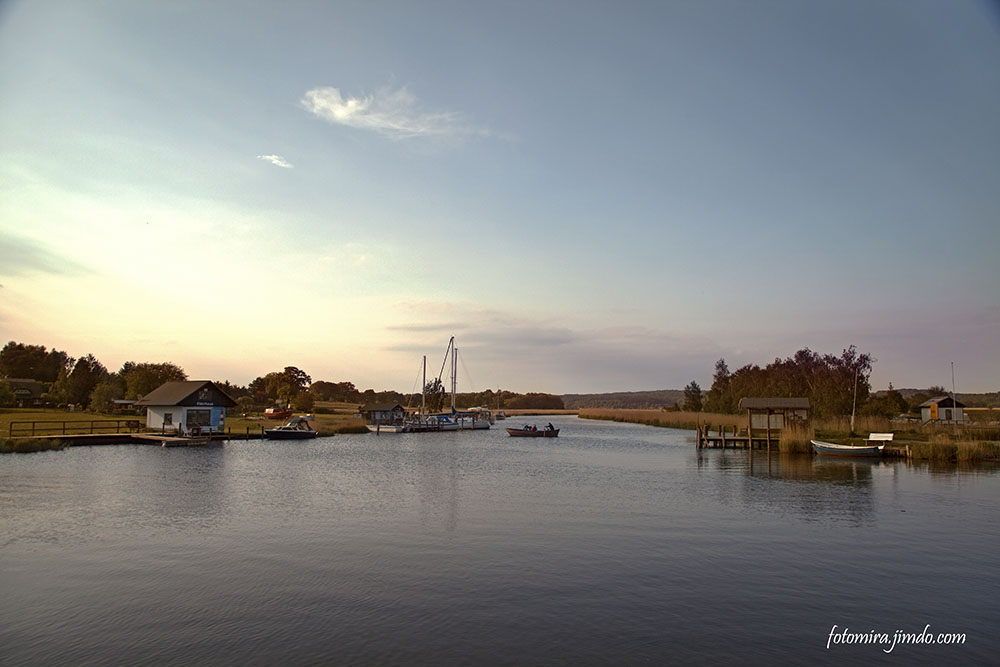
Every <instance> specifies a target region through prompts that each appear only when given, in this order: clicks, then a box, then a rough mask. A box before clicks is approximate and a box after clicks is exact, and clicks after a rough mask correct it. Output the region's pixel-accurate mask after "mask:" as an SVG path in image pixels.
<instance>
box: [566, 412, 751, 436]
mask: <svg viewBox="0 0 1000 667" xmlns="http://www.w3.org/2000/svg"><path fill="white" fill-rule="evenodd" d="M580 419H603V420H606V421H613V422H626V423H629V424H645V425H646V426H660V427H664V428H683V429H690V430H692V431H693V430H694V429H696V428H698V426H699V425H704V424H711V425H712V427H713V428H716V427H717V426H720V425H721V426H723V427H727V428H733V427H734V426H735V427H739V425H740V417H739V415H723V414H717V413H714V412H665V411H663V410H613V409H610V408H583V409H581V410H580ZM742 423H743V424H746V420H745V419H744V420H743V421H742Z"/></svg>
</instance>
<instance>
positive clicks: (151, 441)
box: [35, 429, 264, 447]
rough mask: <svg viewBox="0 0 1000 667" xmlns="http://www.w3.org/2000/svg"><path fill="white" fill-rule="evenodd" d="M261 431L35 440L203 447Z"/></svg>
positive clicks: (253, 436) (250, 437) (75, 444)
mask: <svg viewBox="0 0 1000 667" xmlns="http://www.w3.org/2000/svg"><path fill="white" fill-rule="evenodd" d="M263 438H264V433H263V431H262V432H260V433H251V432H250V431H249V429H248V430H247V432H246V433H232V432H230V433H213V434H211V435H202V436H178V435H173V434H169V435H168V434H165V433H67V434H65V435H63V434H61V433H59V434H47V435H36V436H35V439H36V440H61V441H62V442H64V443H66V444H67V445H69V446H70V447H88V446H99V445H159V446H160V447H204V446H206V445H211V444H213V443H221V442H224V441H226V440H261V439H263Z"/></svg>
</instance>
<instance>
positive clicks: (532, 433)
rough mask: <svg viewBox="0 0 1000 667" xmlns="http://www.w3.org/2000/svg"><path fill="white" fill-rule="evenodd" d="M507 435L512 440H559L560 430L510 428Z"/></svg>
mask: <svg viewBox="0 0 1000 667" xmlns="http://www.w3.org/2000/svg"><path fill="white" fill-rule="evenodd" d="M507 435H509V436H511V437H512V438H558V437H559V429H557V428H543V429H535V430H531V429H530V428H509V429H507Z"/></svg>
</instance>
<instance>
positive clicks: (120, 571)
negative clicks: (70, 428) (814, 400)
mask: <svg viewBox="0 0 1000 667" xmlns="http://www.w3.org/2000/svg"><path fill="white" fill-rule="evenodd" d="M546 421H547V419H546ZM552 421H553V422H558V423H557V425H558V426H560V427H561V428H562V429H563V432H562V434H561V435H560V437H559V439H558V440H548V439H546V440H524V439H512V438H508V437H507V435H506V433H505V432H504V431H503V430H502V428H500V427H501V426H502V424H498V425H497V427H494V429H492V430H490V431H479V432H475V433H443V434H414V435H382V436H378V437H376V436H372V435H345V436H337V437H333V438H320V439H317V440H314V441H310V442H305V443H277V442H261V441H250V442H232V443H227V444H226V445H224V446H221V447H213V448H206V449H161V448H156V447H149V446H115V447H78V448H73V449H71V450H67V451H64V452H50V453H42V454H34V455H16V456H12V455H8V456H5V457H3V458H2V459H0V510H2V512H3V519H2V522H0V527H2V529H3V530H2V534H0V544H2V545H3V547H2V551H0V556H2V558H3V561H2V565H0V590H2V591H3V595H2V599H0V664H4V665H7V664H39V665H41V664H46V665H47V664H54V663H72V664H137V663H150V664H191V663H203V664H274V663H282V664H285V663H287V664H315V663H326V664H330V663H337V664H385V663H400V664H432V665H438V664H477V665H479V664H526V663H531V664H559V663H561V664H581V663H583V664H591V663H594V664H633V663H642V662H646V663H662V662H682V663H704V664H717V663H720V662H724V663H755V662H764V661H781V662H799V663H817V662H819V663H829V664H833V663H838V664H840V663H845V662H847V663H856V664H869V663H871V662H879V661H889V660H896V661H898V660H900V659H902V660H905V661H906V662H907V663H910V664H912V663H925V664H933V663H938V662H941V661H943V660H947V661H949V662H960V663H962V662H964V663H968V662H989V661H991V660H994V659H995V657H996V651H997V650H998V649H1000V645H998V641H997V639H996V638H995V637H994V633H995V631H996V629H997V626H998V623H997V622H998V621H1000V607H998V604H997V602H996V601H995V598H996V591H997V590H1000V575H998V570H997V567H996V553H998V552H1000V549H998V547H1000V541H998V538H997V535H998V534H1000V530H998V528H1000V525H998V523H1000V522H998V518H997V511H996V510H997V500H998V498H1000V480H998V476H997V474H996V471H995V469H993V468H983V469H975V470H969V471H957V470H956V469H954V468H943V469H940V470H932V469H929V468H927V467H920V466H908V465H906V464H905V463H896V462H893V463H888V462H868V461H863V460H862V461H839V460H835V461H825V460H821V459H813V458H812V457H778V456H772V457H771V459H770V461H768V458H767V456H766V455H765V454H762V453H755V454H754V457H753V462H752V465H751V462H750V459H749V457H748V454H747V453H746V452H744V451H734V450H726V451H719V450H709V451H701V452H699V451H697V450H696V449H695V448H694V446H693V437H692V434H690V433H688V432H684V431H675V430H671V429H654V428H649V427H643V426H635V425H625V424H613V423H606V422H592V421H585V420H576V419H573V418H558V419H553V420H552ZM928 623H929V624H931V626H932V630H934V631H941V632H964V633H967V635H968V639H967V642H966V644H965V645H964V646H958V647H955V646H950V647H926V646H920V647H917V646H910V647H906V646H904V647H897V648H896V649H895V650H894V652H893V654H892V655H889V656H886V655H885V654H883V653H882V652H881V649H880V648H879V647H875V646H852V647H843V646H833V647H832V648H831V649H830V650H827V649H826V642H827V636H828V634H829V632H830V629H831V627H832V626H833V625H834V624H837V625H839V626H840V627H841V628H843V627H844V626H845V625H846V626H848V627H850V628H851V630H852V631H855V630H857V631H859V632H867V631H869V630H876V631H878V632H887V633H889V634H892V633H893V632H895V630H896V629H902V630H904V631H905V632H920V631H921V630H923V628H924V626H925V625H926V624H928Z"/></svg>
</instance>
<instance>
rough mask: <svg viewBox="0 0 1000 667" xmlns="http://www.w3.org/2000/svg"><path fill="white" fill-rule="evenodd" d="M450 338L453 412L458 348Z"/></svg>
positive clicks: (456, 381)
mask: <svg viewBox="0 0 1000 667" xmlns="http://www.w3.org/2000/svg"><path fill="white" fill-rule="evenodd" d="M454 340H455V339H454V338H452V341H453V342H452V346H451V411H452V413H453V414H454V412H455V390H456V389H457V388H458V368H457V366H458V348H457V347H455V345H454Z"/></svg>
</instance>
